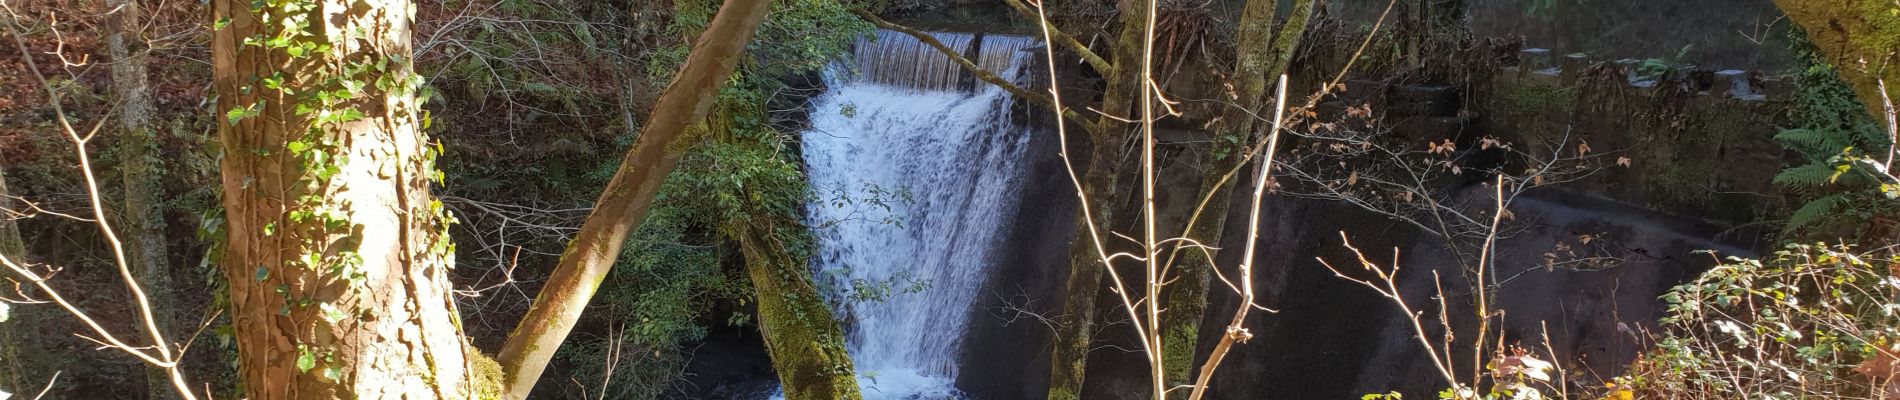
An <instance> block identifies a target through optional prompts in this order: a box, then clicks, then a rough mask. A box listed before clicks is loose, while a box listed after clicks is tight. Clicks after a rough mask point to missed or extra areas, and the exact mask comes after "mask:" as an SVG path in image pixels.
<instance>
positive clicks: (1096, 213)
mask: <svg viewBox="0 0 1900 400" xmlns="http://www.w3.org/2000/svg"><path fill="white" fill-rule="evenodd" d="M1153 1H1154V0H1121V1H1120V2H1119V3H1118V4H1117V5H1116V7H1118V8H1119V9H1121V10H1122V11H1121V29H1120V31H1119V32H1118V33H1117V35H1116V40H1115V46H1114V47H1113V48H1112V49H1111V51H1112V54H1111V56H1110V57H1111V58H1112V60H1113V61H1112V65H1113V68H1114V70H1112V71H1102V72H1103V76H1105V77H1107V82H1106V83H1105V88H1104V89H1103V91H1102V103H1101V104H1102V108H1101V110H1102V112H1103V113H1105V115H1103V116H1102V117H1101V118H1098V119H1097V120H1096V122H1095V123H1094V124H1093V125H1092V126H1089V127H1087V128H1088V132H1089V159H1088V165H1087V166H1086V167H1084V169H1083V172H1082V190H1081V192H1080V193H1077V196H1078V197H1079V198H1080V199H1081V201H1082V203H1083V207H1084V208H1083V210H1082V211H1081V213H1082V214H1081V215H1078V216H1077V218H1076V223H1075V237H1074V239H1071V240H1070V241H1069V277H1068V280H1067V283H1066V285H1065V286H1066V289H1065V290H1064V291H1063V301H1062V314H1061V315H1057V316H1056V323H1055V326H1054V327H1053V328H1054V333H1053V335H1052V336H1051V338H1052V340H1051V341H1052V348H1051V351H1050V357H1049V391H1048V399H1049V400H1074V399H1079V398H1081V395H1082V383H1083V380H1084V378H1085V374H1086V373H1087V370H1088V352H1089V349H1090V348H1091V345H1092V344H1093V343H1094V337H1093V335H1094V332H1095V324H1096V322H1097V321H1096V320H1097V319H1098V316H1097V315H1096V314H1097V313H1098V311H1097V310H1098V305H1099V304H1098V303H1097V300H1099V296H1098V295H1099V294H1100V293H1101V288H1102V284H1103V279H1102V278H1103V277H1104V276H1105V275H1106V274H1107V273H1108V268H1110V267H1111V266H1110V265H1107V264H1103V262H1102V257H1101V254H1102V250H1103V249H1099V248H1097V243H1095V242H1094V241H1093V240H1092V239H1091V238H1090V235H1091V228H1090V224H1091V223H1092V224H1094V227H1095V228H1094V229H1099V230H1102V231H1103V232H1104V233H1103V235H1106V233H1105V232H1106V230H1107V229H1109V228H1110V226H1111V225H1110V224H1111V223H1113V222H1114V215H1113V213H1112V212H1111V209H1112V208H1113V207H1114V205H1115V204H1117V202H1116V201H1115V200H1116V199H1117V196H1118V194H1117V193H1116V187H1115V185H1116V181H1117V178H1118V176H1117V175H1119V172H1120V168H1117V167H1118V164H1117V163H1116V162H1115V160H1116V159H1117V157H1115V154H1116V150H1118V149H1119V148H1120V145H1121V144H1122V139H1123V135H1125V134H1126V133H1127V132H1128V128H1129V127H1130V124H1128V123H1126V122H1123V121H1122V120H1121V119H1117V118H1126V117H1127V116H1128V115H1129V114H1128V112H1129V110H1131V109H1133V106H1134V103H1135V102H1136V100H1135V99H1136V98H1138V97H1139V96H1137V94H1136V93H1137V92H1136V91H1135V90H1136V88H1139V87H1140V82H1141V76H1140V75H1141V68H1140V65H1141V64H1140V63H1141V62H1142V60H1141V47H1142V46H1141V44H1142V39H1143V38H1144V37H1145V36H1146V35H1147V25H1146V21H1147V18H1148V17H1147V15H1148V10H1149V9H1150V8H1151V7H1150V6H1151V3H1152V2H1153ZM1071 161H1073V160H1071Z"/></svg>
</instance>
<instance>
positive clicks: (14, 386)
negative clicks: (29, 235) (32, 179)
mask: <svg viewBox="0 0 1900 400" xmlns="http://www.w3.org/2000/svg"><path fill="white" fill-rule="evenodd" d="M12 195H13V193H12V192H9V191H7V174H6V168H5V165H0V255H4V256H6V258H7V259H10V260H22V259H24V258H22V257H24V256H25V255H26V242H23V241H20V225H19V224H17V223H14V222H13V216H11V215H8V214H7V211H11V210H18V209H19V208H18V207H19V204H17V203H16V202H14V201H13V198H12V197H9V196H12ZM10 308H12V310H11V311H10V312H9V313H10V314H12V315H11V316H10V317H9V318H7V321H5V322H0V385H4V386H0V392H8V393H15V394H16V395H17V394H18V393H25V392H27V384H28V383H27V380H26V371H27V370H26V366H27V365H28V360H27V359H25V358H23V357H22V356H23V355H25V354H27V353H26V352H25V351H22V350H24V349H22V348H21V346H22V345H25V344H26V343H30V341H29V340H28V339H27V335H28V334H29V333H30V331H29V329H32V327H33V325H29V324H22V323H21V322H22V321H20V319H21V317H22V315H21V314H23V311H24V310H21V309H19V307H10Z"/></svg>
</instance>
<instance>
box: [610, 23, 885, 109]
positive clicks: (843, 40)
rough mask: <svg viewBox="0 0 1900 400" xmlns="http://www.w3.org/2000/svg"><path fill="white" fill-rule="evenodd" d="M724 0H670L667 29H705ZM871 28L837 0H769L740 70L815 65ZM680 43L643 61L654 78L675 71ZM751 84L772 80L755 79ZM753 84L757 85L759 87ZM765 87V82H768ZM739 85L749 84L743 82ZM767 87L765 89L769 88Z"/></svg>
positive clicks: (764, 72) (769, 72)
mask: <svg viewBox="0 0 1900 400" xmlns="http://www.w3.org/2000/svg"><path fill="white" fill-rule="evenodd" d="M720 4H722V2H720V1H716V0H681V1H678V2H675V3H674V19H673V24H672V25H669V26H668V27H667V32H668V33H669V34H672V35H676V36H680V37H691V36H696V35H698V32H700V31H703V30H705V29H706V25H707V24H709V23H711V22H712V16H713V14H715V13H717V12H718V9H719V6H720ZM873 29H874V26H872V25H871V24H870V23H869V22H865V21H864V20H863V19H860V18H858V17H857V16H856V15H853V14H851V12H850V9H849V8H848V5H846V4H844V3H843V2H841V1H837V0H785V1H780V2H776V3H774V4H773V5H772V13H771V14H770V15H769V16H767V17H766V19H765V22H764V24H762V25H760V26H759V30H758V33H757V34H756V35H755V37H754V38H753V40H752V44H751V46H750V47H748V48H747V49H746V52H747V53H748V54H750V55H751V56H752V57H753V62H748V63H746V64H745V66H744V70H743V71H741V72H740V75H742V76H745V77H748V78H755V79H756V78H766V79H775V78H779V77H783V76H786V75H792V74H802V73H807V72H811V71H817V70H819V69H821V68H824V67H825V65H826V64H829V63H831V62H835V61H840V60H842V57H841V56H843V55H846V54H850V53H849V52H848V51H847V50H849V49H850V46H851V45H852V44H853V43H855V42H856V41H857V39H858V38H859V37H861V36H863V35H865V34H868V33H870V32H871V31H872V30H873ZM688 45H689V44H687V43H681V44H680V45H678V46H672V47H669V48H666V49H662V50H661V51H659V52H658V53H657V54H655V56H654V57H653V58H652V59H651V60H650V61H649V62H648V63H647V65H648V68H647V71H648V73H649V74H650V75H652V76H654V77H656V78H662V79H663V78H666V77H670V76H672V74H673V70H674V68H675V66H677V65H680V64H683V63H685V61H686V55H687V54H688V52H689V51H690V50H691V49H689V48H687V46H688ZM752 83H754V84H770V83H771V82H768V81H766V80H755V81H753V82H752ZM752 89H758V88H757V87H755V88H752ZM768 89H769V87H768ZM740 90H751V89H744V88H741V89H740ZM767 93H769V92H767Z"/></svg>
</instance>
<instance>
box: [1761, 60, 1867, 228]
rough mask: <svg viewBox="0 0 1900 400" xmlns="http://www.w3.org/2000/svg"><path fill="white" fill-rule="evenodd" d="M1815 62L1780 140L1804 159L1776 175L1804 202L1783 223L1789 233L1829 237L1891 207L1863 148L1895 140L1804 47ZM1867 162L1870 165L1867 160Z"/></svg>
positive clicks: (1778, 181) (1783, 186) (1779, 183)
mask: <svg viewBox="0 0 1900 400" xmlns="http://www.w3.org/2000/svg"><path fill="white" fill-rule="evenodd" d="M1801 50H1802V51H1803V52H1804V54H1803V55H1804V57H1806V58H1807V59H1808V60H1810V63H1811V65H1810V66H1809V67H1808V69H1807V70H1805V71H1803V72H1802V73H1801V75H1800V76H1799V77H1798V79H1797V80H1796V84H1797V85H1798V86H1799V90H1798V91H1797V92H1796V96H1795V105H1794V112H1793V114H1791V121H1790V122H1791V126H1790V127H1788V128H1785V129H1782V130H1781V132H1779V133H1776V134H1775V140H1776V141H1779V142H1781V143H1782V145H1783V146H1785V147H1787V148H1788V149H1789V150H1791V151H1793V152H1794V153H1795V154H1798V155H1799V156H1800V157H1801V159H1802V161H1803V163H1802V164H1800V165H1797V166H1794V167H1790V168H1788V169H1785V170H1782V171H1781V173H1779V174H1777V175H1775V177H1774V184H1775V186H1776V187H1777V188H1779V189H1782V190H1786V191H1789V192H1791V193H1793V194H1795V195H1796V196H1798V197H1799V198H1801V199H1802V200H1801V201H1802V205H1801V206H1800V207H1799V208H1797V209H1796V211H1795V212H1794V214H1793V215H1791V216H1790V217H1789V219H1788V222H1787V223H1786V224H1785V225H1784V228H1783V234H1784V235H1786V236H1790V237H1799V236H1825V235H1827V234H1839V233H1841V232H1840V231H1842V230H1862V229H1863V228H1864V226H1865V225H1866V224H1865V222H1866V221H1868V220H1869V219H1871V218H1872V217H1873V215H1875V214H1881V213H1885V212H1888V211H1890V209H1892V208H1893V205H1892V203H1891V202H1884V201H1877V199H1878V197H1879V196H1877V195H1876V194H1878V193H1880V192H1885V191H1889V189H1890V188H1891V185H1885V184H1882V183H1883V182H1882V180H1883V179H1882V178H1881V177H1882V176H1884V174H1880V173H1878V172H1874V171H1872V170H1871V168H1869V167H1870V166H1872V163H1874V162H1884V160H1873V159H1870V158H1868V157H1867V155H1868V154H1879V153H1881V152H1883V151H1873V152H1869V151H1866V150H1863V149H1882V150H1884V149H1887V148H1888V147H1889V145H1890V143H1889V142H1888V138H1887V136H1886V134H1885V133H1884V131H1882V130H1881V127H1880V125H1879V122H1878V121H1875V120H1874V119H1873V118H1872V117H1870V116H1868V115H1867V114H1866V113H1865V111H1863V110H1865V108H1863V107H1861V104H1860V101H1859V100H1858V99H1857V98H1856V97H1854V92H1853V90H1852V89H1851V88H1849V87H1848V86H1847V84H1846V83H1845V82H1844V81H1842V80H1841V78H1840V76H1839V75H1838V74H1837V73H1836V72H1835V71H1834V69H1833V68H1832V67H1829V66H1828V65H1827V64H1826V63H1825V62H1822V61H1820V60H1822V59H1821V58H1819V57H1820V56H1818V55H1816V54H1814V53H1813V49H1811V48H1810V49H1801ZM1863 164H1865V165H1863Z"/></svg>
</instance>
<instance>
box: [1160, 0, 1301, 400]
mask: <svg viewBox="0 0 1900 400" xmlns="http://www.w3.org/2000/svg"><path fill="white" fill-rule="evenodd" d="M1314 2H1315V0H1296V1H1294V2H1293V9H1292V10H1289V12H1288V13H1287V18H1286V22H1285V23H1283V24H1281V25H1280V26H1279V29H1277V32H1276V30H1275V29H1274V25H1273V22H1274V17H1275V15H1276V14H1277V10H1276V8H1278V7H1277V6H1278V3H1279V2H1278V1H1275V0H1249V1H1247V4H1246V6H1245V8H1243V9H1242V11H1241V17H1240V29H1239V31H1238V33H1237V34H1236V36H1235V42H1236V47H1235V55H1236V57H1235V58H1236V59H1237V60H1236V64H1235V65H1234V75H1233V80H1234V83H1235V85H1234V88H1235V98H1234V99H1233V101H1234V107H1233V108H1230V109H1228V112H1226V113H1224V114H1225V115H1223V116H1222V124H1221V125H1219V126H1218V127H1217V128H1216V129H1217V130H1216V131H1215V132H1214V140H1213V142H1212V144H1211V145H1210V146H1209V147H1208V151H1207V153H1206V154H1205V156H1204V157H1205V158H1204V159H1203V162H1202V163H1201V165H1202V166H1203V167H1204V168H1206V169H1205V170H1204V171H1202V174H1201V186H1200V189H1199V191H1197V192H1196V194H1195V196H1194V200H1195V201H1203V199H1205V201H1206V202H1207V203H1206V204H1205V206H1201V207H1200V210H1199V212H1198V213H1196V214H1195V215H1194V217H1193V218H1191V220H1190V222H1189V223H1190V224H1192V228H1191V229H1190V230H1189V232H1188V234H1187V237H1189V238H1192V239H1194V240H1195V241H1198V242H1200V243H1202V244H1206V245H1210V246H1212V245H1215V244H1216V243H1218V242H1219V241H1220V238H1221V236H1222V234H1223V233H1225V231H1226V225H1227V213H1228V211H1229V210H1230V209H1231V207H1230V206H1229V203H1230V201H1229V200H1230V199H1232V198H1233V196H1230V195H1223V194H1221V193H1223V192H1226V191H1227V190H1228V189H1230V188H1232V187H1234V182H1235V181H1237V180H1239V179H1238V178H1239V177H1238V176H1230V175H1228V174H1229V173H1230V172H1233V171H1234V170H1235V168H1236V167H1238V166H1239V165H1240V162H1241V161H1242V160H1243V157H1242V156H1243V153H1244V152H1246V151H1248V150H1249V149H1248V147H1249V145H1250V144H1251V142H1250V141H1251V140H1253V139H1254V138H1255V136H1257V135H1255V127H1256V126H1265V125H1264V124H1260V123H1258V122H1261V121H1259V120H1258V118H1262V117H1259V116H1261V115H1272V113H1271V112H1262V110H1264V109H1265V107H1264V106H1263V105H1264V104H1265V103H1266V98H1267V90H1268V89H1269V88H1268V87H1267V82H1271V81H1273V80H1274V79H1275V78H1276V77H1278V76H1280V75H1281V74H1283V73H1285V72H1286V70H1287V67H1288V66H1289V65H1290V64H1291V63H1292V61H1293V52H1294V50H1295V49H1296V48H1298V47H1299V43H1300V38H1301V37H1302V36H1303V35H1305V33H1306V25H1307V22H1308V21H1309V20H1310V19H1311V18H1312V16H1313V3H1314ZM1275 106H1276V107H1284V106H1285V105H1275ZM1218 251H1219V250H1210V251H1208V252H1201V251H1199V250H1193V249H1184V248H1180V247H1177V248H1175V250H1174V251H1173V253H1174V254H1178V255H1180V256H1181V259H1180V261H1179V262H1178V263H1175V264H1174V265H1175V269H1176V270H1177V271H1180V274H1181V275H1180V276H1179V278H1178V279H1176V280H1175V282H1174V283H1173V284H1170V285H1168V286H1167V287H1166V288H1165V289H1166V290H1165V292H1166V293H1165V296H1164V298H1166V299H1167V305H1168V313H1167V314H1165V315H1164V319H1163V321H1162V326H1164V327H1165V328H1164V329H1166V330H1165V331H1164V332H1165V336H1166V337H1165V340H1163V341H1162V342H1161V343H1162V347H1163V349H1162V351H1163V352H1165V353H1166V357H1165V359H1166V360H1167V367H1168V380H1169V381H1170V382H1187V381H1188V380H1189V379H1190V378H1191V377H1190V376H1189V374H1190V372H1191V371H1193V370H1194V369H1195V367H1196V366H1195V365H1193V363H1194V359H1195V354H1194V352H1195V350H1196V349H1197V348H1198V342H1197V340H1196V339H1197V338H1198V337H1199V334H1200V329H1201V320H1202V319H1203V317H1204V316H1205V315H1206V310H1207V290H1208V287H1209V285H1210V284H1211V278H1210V276H1211V275H1210V274H1209V272H1210V271H1211V269H1212V268H1215V265H1214V263H1213V260H1212V259H1211V258H1210V257H1209V256H1210V255H1213V254H1218ZM1170 258H1173V257H1170ZM1243 262H1244V261H1243ZM1183 393H1184V394H1183V395H1184V396H1185V391H1183Z"/></svg>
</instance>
